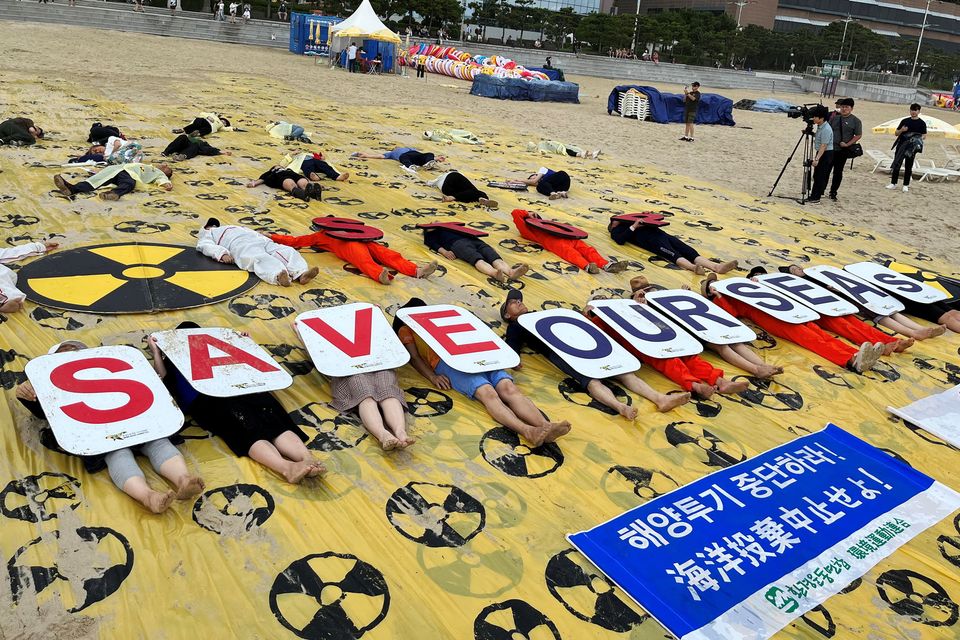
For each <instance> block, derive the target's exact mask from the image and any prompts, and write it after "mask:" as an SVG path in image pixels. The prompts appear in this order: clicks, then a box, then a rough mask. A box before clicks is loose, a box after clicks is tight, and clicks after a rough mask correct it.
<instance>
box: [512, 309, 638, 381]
mask: <svg viewBox="0 0 960 640" xmlns="http://www.w3.org/2000/svg"><path fill="white" fill-rule="evenodd" d="M517 322H519V323H520V326H522V327H523V328H524V329H526V330H527V331H529V332H530V333H532V334H533V335H535V336H536V337H537V338H539V339H540V340H541V341H543V343H544V344H545V345H547V346H548V347H550V349H552V350H553V351H554V352H555V353H556V354H557V355H558V356H560V357H561V358H562V359H563V361H564V362H566V363H567V364H568V365H570V366H571V367H573V370H574V371H576V372H577V373H579V374H580V375H583V376H587V377H588V378H597V379H602V378H610V377H612V376H618V375H620V374H622V373H632V372H634V371H636V370H637V369H639V368H640V361H639V360H637V358H636V357H635V356H634V355H633V354H631V353H630V352H629V351H627V350H626V349H624V348H623V347H621V346H620V345H619V344H617V343H616V342H614V341H613V340H612V339H611V338H610V337H609V336H608V335H607V334H605V333H604V332H603V331H601V330H600V328H599V327H597V325H595V324H593V323H592V322H590V321H589V320H587V319H586V318H584V317H583V316H582V315H581V314H579V313H577V312H576V311H571V310H570V309H551V310H549V311H536V312H528V313H524V314H522V315H520V316H519V317H518V318H517Z"/></svg>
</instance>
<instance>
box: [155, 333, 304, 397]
mask: <svg viewBox="0 0 960 640" xmlns="http://www.w3.org/2000/svg"><path fill="white" fill-rule="evenodd" d="M153 337H154V339H155V340H156V341H157V346H158V347H160V350H161V351H163V353H164V354H165V355H166V356H167V358H169V359H170V361H171V362H172V363H173V365H174V366H175V367H176V368H177V369H178V370H179V371H180V373H181V374H183V377H184V378H186V379H187V382H189V383H190V386H192V387H193V388H194V389H196V390H197V391H199V392H200V393H202V394H204V395H208V396H215V397H217V398H231V397H234V396H244V395H248V394H251V393H258V392H260V391H276V390H278V389H286V388H287V387H289V386H290V385H291V384H293V378H292V377H291V376H290V374H289V373H287V372H286V371H284V370H283V368H282V367H280V365H278V364H277V362H276V361H275V360H274V359H273V357H272V356H271V355H270V354H269V353H267V351H266V350H265V349H264V348H263V347H261V346H260V345H258V344H257V343H256V342H254V341H253V340H251V339H250V338H248V337H246V336H242V335H240V334H239V333H237V332H236V331H234V330H233V329H226V328H222V327H202V328H196V329H172V330H170V331H158V332H156V333H154V334H153Z"/></svg>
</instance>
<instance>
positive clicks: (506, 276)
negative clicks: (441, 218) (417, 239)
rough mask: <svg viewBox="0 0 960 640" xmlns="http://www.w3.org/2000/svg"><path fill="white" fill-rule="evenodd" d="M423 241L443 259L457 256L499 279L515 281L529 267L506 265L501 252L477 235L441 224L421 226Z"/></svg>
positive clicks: (518, 264)
mask: <svg viewBox="0 0 960 640" xmlns="http://www.w3.org/2000/svg"><path fill="white" fill-rule="evenodd" d="M423 243H424V244H425V245H427V247H428V248H430V249H431V250H433V251H436V252H437V253H439V254H440V255H442V256H443V257H444V258H446V259H448V260H456V259H457V258H459V259H460V260H463V261H464V262H468V263H470V264H472V265H473V266H474V267H475V268H476V269H477V271H479V272H480V273H482V274H484V275H486V276H490V277H491V278H494V279H496V280H499V281H500V282H506V281H507V280H516V279H517V278H519V277H521V276H522V275H523V274H525V273H526V272H527V270H528V269H529V268H530V267H528V266H527V265H525V264H520V263H517V264H515V265H513V266H512V267H511V266H508V265H507V263H506V262H505V261H504V260H503V258H501V257H500V254H499V253H497V252H496V250H495V249H494V248H493V247H491V246H490V245H488V244H487V243H486V242H484V241H483V240H481V239H480V238H478V237H476V236H473V235H468V234H464V233H459V232H457V231H454V230H451V229H448V228H444V227H424V228H423Z"/></svg>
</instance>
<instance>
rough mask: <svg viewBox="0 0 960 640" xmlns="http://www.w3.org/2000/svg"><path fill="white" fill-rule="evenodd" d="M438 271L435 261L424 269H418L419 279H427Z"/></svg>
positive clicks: (423, 267)
mask: <svg viewBox="0 0 960 640" xmlns="http://www.w3.org/2000/svg"><path fill="white" fill-rule="evenodd" d="M436 270H437V261H436V260H434V261H433V262H431V263H430V264H426V265H424V266H422V267H417V277H418V278H426V277H428V276H429V275H430V274H431V273H433V272H434V271H436Z"/></svg>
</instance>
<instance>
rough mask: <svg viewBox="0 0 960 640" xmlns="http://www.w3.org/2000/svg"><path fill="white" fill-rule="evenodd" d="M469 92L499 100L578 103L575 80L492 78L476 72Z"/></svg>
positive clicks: (578, 89) (577, 90)
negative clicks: (549, 80)
mask: <svg viewBox="0 0 960 640" xmlns="http://www.w3.org/2000/svg"><path fill="white" fill-rule="evenodd" d="M470 94H471V95H475V96H483V97H484V98H499V99H501V100H531V101H533V102H571V103H574V104H579V103H580V97H579V96H580V85H578V84H576V83H575V82H548V81H546V80H520V79H519V78H494V77H493V76H488V75H486V74H478V75H477V77H476V78H474V79H473V86H472V87H471V88H470Z"/></svg>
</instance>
